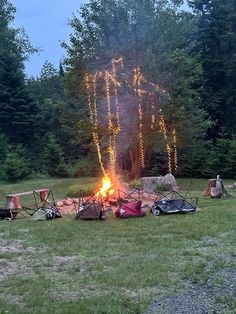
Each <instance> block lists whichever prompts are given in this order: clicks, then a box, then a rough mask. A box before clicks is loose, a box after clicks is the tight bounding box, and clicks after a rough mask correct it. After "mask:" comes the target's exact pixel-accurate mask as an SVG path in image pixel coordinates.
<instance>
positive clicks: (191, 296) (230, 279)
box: [144, 269, 236, 314]
mask: <svg viewBox="0 0 236 314" xmlns="http://www.w3.org/2000/svg"><path fill="white" fill-rule="evenodd" d="M215 278H217V279H218V278H221V279H222V283H221V284H218V285H215V284H214V280H215ZM235 282H236V273H235V272H233V271H232V270H229V269H228V270H223V271H221V272H219V273H217V274H215V275H214V277H213V278H212V279H211V280H209V281H208V283H207V284H206V285H202V284H195V285H193V284H189V283H185V284H183V286H182V287H180V289H179V291H178V292H177V293H172V294H171V293H169V294H168V295H165V296H163V295H162V296H160V297H158V298H156V300H155V301H154V303H153V304H152V305H151V306H150V307H149V309H147V311H145V312H144V314H157V313H158V314H189V313H194V314H210V313H224V311H231V310H232V309H230V307H229V304H227V303H226V302H227V301H225V300H229V299H231V298H235V297H236V285H235Z"/></svg>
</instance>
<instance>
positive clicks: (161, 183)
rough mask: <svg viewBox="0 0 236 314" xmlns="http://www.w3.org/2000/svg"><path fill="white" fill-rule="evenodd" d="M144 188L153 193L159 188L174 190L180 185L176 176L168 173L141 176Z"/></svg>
mask: <svg viewBox="0 0 236 314" xmlns="http://www.w3.org/2000/svg"><path fill="white" fill-rule="evenodd" d="M141 183H142V189H143V190H144V191H145V192H147V193H153V192H156V191H158V190H162V191H163V190H164V191H173V190H177V189H178V186H177V183H176V180H175V177H174V176H173V175H172V174H171V173H168V174H166V175H165V176H164V177H143V178H141Z"/></svg>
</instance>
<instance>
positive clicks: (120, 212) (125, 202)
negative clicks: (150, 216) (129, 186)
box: [115, 189, 146, 218]
mask: <svg viewBox="0 0 236 314" xmlns="http://www.w3.org/2000/svg"><path fill="white" fill-rule="evenodd" d="M118 204H119V206H118V208H117V210H116V211H115V215H116V217H117V218H130V217H144V216H145V215H146V212H145V211H143V210H142V209H141V206H142V201H141V199H140V191H139V190H138V189H134V190H133V191H132V192H130V193H127V192H124V191H122V190H118Z"/></svg>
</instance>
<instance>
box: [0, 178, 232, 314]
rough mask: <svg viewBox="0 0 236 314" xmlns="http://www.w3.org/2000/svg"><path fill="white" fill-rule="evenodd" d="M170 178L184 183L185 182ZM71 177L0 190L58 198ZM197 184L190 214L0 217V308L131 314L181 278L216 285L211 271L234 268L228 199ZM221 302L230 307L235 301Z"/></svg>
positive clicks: (173, 288)
mask: <svg viewBox="0 0 236 314" xmlns="http://www.w3.org/2000/svg"><path fill="white" fill-rule="evenodd" d="M82 180H84V181H83V182H84V183H86V182H88V181H89V180H87V179H82ZM177 181H178V182H179V181H180V183H179V184H180V185H181V186H186V187H188V186H189V184H188V182H189V181H190V180H188V179H181V180H177ZM78 182H80V183H81V180H80V179H61V180H58V179H48V180H45V179H44V180H31V181H28V182H22V183H19V184H14V185H5V184H1V185H0V194H1V198H3V199H4V195H5V194H6V193H10V192H11V193H12V192H17V191H24V190H31V189H33V188H52V189H53V190H54V194H55V196H56V198H57V199H59V198H62V197H65V195H66V193H67V191H68V187H69V186H70V185H72V184H75V183H78ZM205 184H206V180H193V185H192V186H193V187H194V190H193V191H192V194H193V195H198V196H199V197H200V201H199V205H200V211H199V212H198V213H196V214H188V215H171V216H162V217H159V218H156V217H154V216H152V215H151V214H150V213H148V212H147V216H146V217H145V218H139V219H127V220H117V219H115V218H114V216H113V215H112V214H109V216H108V218H107V220H105V221H76V220H74V219H73V216H71V215H65V216H64V217H63V218H62V219H58V220H55V221H42V222H36V221H29V220H28V219H17V220H15V221H11V222H7V221H0V266H1V267H0V269H1V270H0V286H1V291H0V313H11V314H14V313H16V314H23V313H24V314H25V313H36V314H37V313H38V314H43V313H47V314H48V313H59V314H60V313H61V314H64V313H65V314H66V313H68V314H73V313H76V314H77V313H85V314H87V313H88V314H91V313H104V314H105V313H107V314H108V313H109V314H110V313H112V314H113V313H114V314H118V313H124V314H126V313H128V314H129V313H130V314H138V313H142V312H143V311H144V310H145V309H146V308H147V307H148V305H149V304H150V303H151V302H152V300H153V298H155V299H156V298H157V297H158V296H160V295H163V294H168V293H170V291H177V290H178V287H179V286H180V285H181V284H182V283H183V282H194V283H196V282H197V283H200V284H205V283H207V282H208V280H209V279H214V280H213V282H214V284H215V285H216V286H220V285H221V284H222V282H223V281H224V280H223V278H219V276H218V274H219V272H222V270H224V269H225V270H227V271H228V270H232V271H233V270H234V267H235V265H234V261H235V255H236V250H235V240H236V236H235V220H236V206H235V205H236V198H229V199H218V200H211V199H203V198H201V193H202V191H203V190H204V186H205ZM234 194H235V195H236V193H234ZM3 248H5V249H3ZM6 248H7V249H6ZM224 300H226V301H225V302H226V304H228V306H229V308H230V311H232V313H233V311H234V307H235V300H232V297H231V296H228V297H227V296H225V297H224ZM227 300H229V301H227Z"/></svg>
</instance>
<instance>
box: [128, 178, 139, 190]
mask: <svg viewBox="0 0 236 314" xmlns="http://www.w3.org/2000/svg"><path fill="white" fill-rule="evenodd" d="M129 185H130V186H131V187H132V188H134V189H141V187H142V184H141V180H140V179H135V180H132V181H130V182H129Z"/></svg>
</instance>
